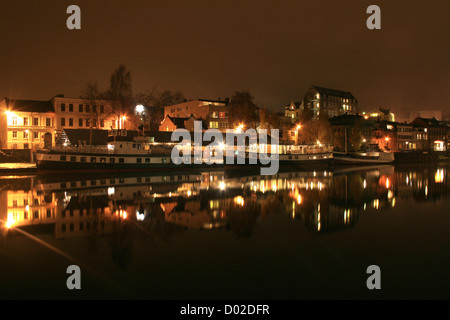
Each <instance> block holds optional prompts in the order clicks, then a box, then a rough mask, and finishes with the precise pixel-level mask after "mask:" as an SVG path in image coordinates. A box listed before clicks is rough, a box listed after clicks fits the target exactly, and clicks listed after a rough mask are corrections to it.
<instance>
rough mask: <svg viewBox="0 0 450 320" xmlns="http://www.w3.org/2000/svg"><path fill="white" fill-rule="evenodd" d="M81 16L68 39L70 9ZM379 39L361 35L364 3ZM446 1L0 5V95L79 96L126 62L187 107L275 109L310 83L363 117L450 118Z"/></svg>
mask: <svg viewBox="0 0 450 320" xmlns="http://www.w3.org/2000/svg"><path fill="white" fill-rule="evenodd" d="M71 4H76V5H78V6H80V8H81V27H82V30H68V29H67V27H66V20H67V18H68V17H69V14H67V13H66V8H67V7H68V6H69V5H71ZM371 4H376V5H379V6H380V8H381V27H382V29H381V30H369V29H367V27H366V19H367V18H368V16H369V15H368V14H367V13H366V9H367V7H368V6H369V5H371ZM449 14H450V1H448V0H442V1H434V0H431V1H411V0H409V1H399V0H395V1H392V0H390V1H378V0H377V1H365V0H346V1H340V0H333V1H318V0H315V1H300V0H297V1H280V0H277V1H266V0H259V1H246V0H238V1H234V0H227V1H214V0H208V1H203V0H202V1H194V0H190V1H167V0H164V1H152V0H129V1H123V0H114V1H113V0H109V1H100V0H96V1H92V0H89V1H81V0H73V1H54V0H51V1H47V0H40V1H29V0H26V1H25V0H21V1H13V0H1V1H0V39H1V41H0V49H1V50H0V70H1V76H0V97H1V98H3V97H11V98H21V99H43V100H46V99H50V98H51V97H52V96H54V95H56V94H59V93H61V94H65V95H66V96H74V97H78V96H79V95H80V94H81V92H82V90H83V89H84V87H85V85H86V83H87V82H89V81H98V83H99V85H100V86H101V87H102V88H106V86H107V84H108V81H109V77H110V75H111V73H112V71H113V70H114V69H115V68H116V67H117V66H118V65H119V64H121V63H123V64H125V65H126V66H127V68H129V69H130V70H131V74H132V80H133V91H134V93H138V92H140V91H143V90H145V89H152V88H153V87H155V86H156V87H158V88H160V89H171V90H177V89H179V90H181V91H182V92H183V93H184V95H185V96H186V98H188V99H195V98H204V99H217V98H219V97H220V98H222V99H224V98H225V97H231V96H232V94H233V93H234V91H236V90H249V91H250V92H251V93H252V94H253V96H254V97H255V102H256V103H258V104H259V105H264V106H265V107H267V108H269V109H271V110H278V111H282V108H281V107H282V106H284V105H286V104H288V103H289V102H290V101H292V100H297V101H298V100H300V99H301V98H302V97H303V95H304V93H305V91H306V90H307V89H308V88H309V87H310V86H311V85H313V84H314V85H318V86H323V87H329V88H334V89H340V90H345V91H351V92H352V93H353V94H354V96H355V97H356V98H357V99H358V100H359V105H360V108H361V109H366V110H374V109H378V108H379V107H384V108H391V109H392V110H394V111H395V112H405V111H407V110H417V109H418V110H425V109H428V110H435V109H441V110H442V111H443V112H444V115H447V116H449V115H450V104H449V101H450V90H449V88H450V37H449V36H450V19H449Z"/></svg>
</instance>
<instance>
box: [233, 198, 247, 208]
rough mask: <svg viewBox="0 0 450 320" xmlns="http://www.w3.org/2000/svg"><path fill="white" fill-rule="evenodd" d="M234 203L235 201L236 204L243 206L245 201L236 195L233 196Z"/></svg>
mask: <svg viewBox="0 0 450 320" xmlns="http://www.w3.org/2000/svg"><path fill="white" fill-rule="evenodd" d="M234 203H236V204H237V205H240V206H241V207H243V206H244V203H245V201H244V198H243V197H242V196H237V197H234Z"/></svg>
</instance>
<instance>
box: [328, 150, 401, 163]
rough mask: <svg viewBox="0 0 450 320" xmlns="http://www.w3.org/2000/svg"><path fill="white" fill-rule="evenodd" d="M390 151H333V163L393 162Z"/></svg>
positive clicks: (392, 155) (392, 154)
mask: <svg viewBox="0 0 450 320" xmlns="http://www.w3.org/2000/svg"><path fill="white" fill-rule="evenodd" d="M394 160H395V157H394V153H392V152H383V151H379V152H355V153H341V152H334V153H333V163H335V164H384V163H392V162H394Z"/></svg>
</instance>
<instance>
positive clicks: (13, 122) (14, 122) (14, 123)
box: [12, 116, 17, 126]
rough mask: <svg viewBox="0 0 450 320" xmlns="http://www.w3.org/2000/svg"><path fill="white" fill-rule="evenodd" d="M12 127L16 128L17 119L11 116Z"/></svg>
mask: <svg viewBox="0 0 450 320" xmlns="http://www.w3.org/2000/svg"><path fill="white" fill-rule="evenodd" d="M12 125H13V126H17V117H16V116H13V118H12Z"/></svg>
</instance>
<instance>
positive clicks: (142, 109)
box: [136, 104, 144, 114]
mask: <svg viewBox="0 0 450 320" xmlns="http://www.w3.org/2000/svg"><path fill="white" fill-rule="evenodd" d="M143 112H144V106H143V105H142V104H138V105H137V106H136V113H138V114H141V113H143Z"/></svg>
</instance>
